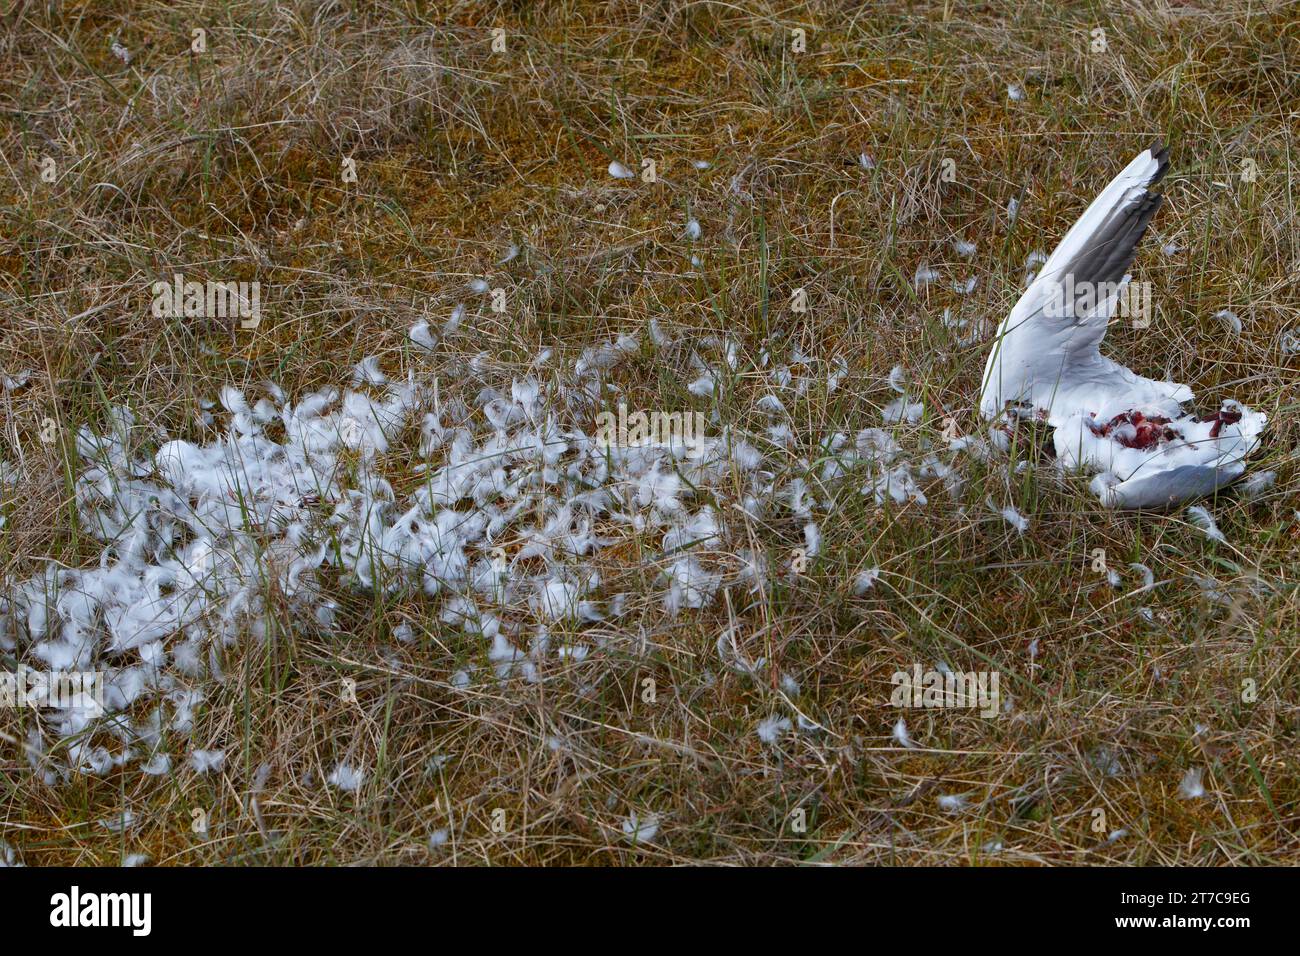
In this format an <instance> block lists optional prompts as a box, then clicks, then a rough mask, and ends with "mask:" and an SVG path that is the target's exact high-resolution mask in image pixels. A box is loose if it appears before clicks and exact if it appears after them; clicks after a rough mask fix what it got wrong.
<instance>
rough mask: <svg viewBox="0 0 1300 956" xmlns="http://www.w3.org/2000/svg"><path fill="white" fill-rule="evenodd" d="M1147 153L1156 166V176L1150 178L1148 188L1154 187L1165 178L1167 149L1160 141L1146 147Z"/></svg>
mask: <svg viewBox="0 0 1300 956" xmlns="http://www.w3.org/2000/svg"><path fill="white" fill-rule="evenodd" d="M1147 152H1148V153H1150V154H1151V157H1152V158H1153V159H1154V160H1155V161H1156V163H1157V164H1158V165H1157V166H1156V174H1155V175H1154V176H1152V177H1151V181H1150V182H1148V183H1147V185H1148V186H1154V185H1155V184H1156V183H1158V182H1160V180H1162V179H1164V178H1165V173H1167V172H1169V147H1168V146H1166V145H1164V144H1163V143H1162V142H1161V141H1160V140H1156V141H1155V142H1154V143H1152V144H1151V145H1150V146H1148V147H1147Z"/></svg>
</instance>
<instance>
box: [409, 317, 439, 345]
mask: <svg viewBox="0 0 1300 956" xmlns="http://www.w3.org/2000/svg"><path fill="white" fill-rule="evenodd" d="M407 334H408V337H409V338H410V340H411V341H412V342H414V343H415V344H416V345H418V346H419V347H420V348H422V349H424V350H425V351H426V352H432V351H433V350H434V349H435V348H437V346H438V340H437V339H436V338H434V336H433V333H432V332H430V331H429V323H428V322H427V321H426V320H423V319H421V320H420V321H419V322H416V323H415V325H413V326H411V331H410V332H409V333H407Z"/></svg>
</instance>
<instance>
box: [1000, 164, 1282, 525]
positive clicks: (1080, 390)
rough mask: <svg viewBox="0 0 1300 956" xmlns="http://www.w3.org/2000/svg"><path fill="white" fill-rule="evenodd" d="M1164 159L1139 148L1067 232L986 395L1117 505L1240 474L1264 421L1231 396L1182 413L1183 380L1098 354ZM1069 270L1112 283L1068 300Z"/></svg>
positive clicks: (1020, 306)
mask: <svg viewBox="0 0 1300 956" xmlns="http://www.w3.org/2000/svg"><path fill="white" fill-rule="evenodd" d="M1165 166H1166V163H1165V159H1164V153H1163V152H1161V151H1156V150H1154V149H1149V150H1146V151H1145V152H1143V153H1141V154H1140V155H1139V156H1138V157H1137V158H1136V159H1134V160H1133V161H1132V162H1131V163H1130V164H1129V165H1128V166H1127V167H1126V168H1125V169H1124V170H1123V171H1122V172H1120V174H1119V175H1118V176H1116V177H1115V179H1114V180H1113V181H1112V182H1111V183H1110V185H1109V186H1107V187H1106V188H1105V189H1104V190H1103V191H1102V192H1101V194H1100V195H1099V196H1098V197H1097V198H1096V199H1095V200H1094V201H1093V203H1092V205H1090V206H1089V207H1088V209H1087V210H1086V211H1085V212H1084V214H1083V215H1082V216H1081V217H1080V218H1079V220H1078V222H1076V223H1075V225H1074V226H1073V227H1072V228H1071V229H1070V230H1069V232H1067V233H1066V235H1065V238H1064V239H1062V240H1061V243H1060V245H1059V246H1057V248H1056V251H1055V252H1053V253H1052V255H1051V256H1050V257H1049V258H1048V259H1047V261H1046V262H1045V263H1044V264H1043V268H1042V270H1041V271H1040V272H1039V273H1038V275H1037V277H1036V278H1035V279H1034V281H1033V282H1032V283H1031V284H1030V285H1029V287H1028V289H1026V291H1025V293H1024V295H1022V296H1021V298H1020V300H1019V301H1018V302H1017V303H1016V305H1015V307H1014V308H1013V309H1012V310H1011V312H1010V314H1008V315H1007V317H1006V318H1005V319H1004V320H1003V321H1002V323H1001V325H1000V326H999V328H998V333H997V337H996V339H995V341H994V344H993V348H992V350H991V351H990V354H989V357H988V362H987V364H986V365H985V370H984V378H983V385H982V388H981V394H980V412H981V414H982V415H983V416H984V417H985V418H987V419H995V418H998V417H1000V416H1002V415H1003V414H1004V411H1005V410H1006V409H1007V408H1008V406H1010V407H1011V408H1012V410H1013V411H1014V412H1015V413H1016V414H1018V415H1019V416H1021V417H1028V418H1038V419H1042V420H1045V421H1046V422H1047V423H1048V425H1050V426H1051V427H1052V428H1053V429H1054V435H1053V443H1054V445H1055V449H1056V454H1057V461H1058V463H1059V464H1060V466H1061V467H1062V468H1064V469H1068V470H1081V471H1087V472H1093V473H1095V475H1096V477H1095V478H1094V479H1093V481H1092V484H1091V487H1092V490H1093V492H1094V493H1095V494H1096V495H1097V496H1098V497H1099V498H1100V499H1101V500H1102V502H1103V503H1105V504H1106V505H1108V506H1111V507H1120V508H1145V507H1166V506H1169V505H1172V504H1177V503H1179V502H1182V501H1185V500H1187V499H1189V498H1196V497H1199V496H1202V495H1206V494H1210V493H1212V492H1213V491H1215V490H1216V489H1218V488H1220V487H1223V486H1224V485H1226V484H1228V483H1230V482H1232V481H1235V480H1236V479H1237V478H1239V477H1240V476H1241V475H1242V474H1243V473H1244V472H1245V468H1246V466H1245V458H1246V456H1247V455H1248V454H1249V453H1250V452H1251V451H1252V450H1253V449H1254V448H1255V447H1256V445H1257V444H1258V441H1259V436H1260V433H1261V432H1262V431H1263V429H1264V427H1265V425H1266V423H1267V419H1266V417H1265V416H1264V415H1263V414H1262V413H1259V412H1254V411H1252V410H1251V409H1249V408H1247V407H1245V406H1244V405H1241V404H1240V403H1237V402H1233V401H1224V402H1223V403H1222V406H1221V408H1220V410H1219V412H1218V413H1217V414H1216V415H1214V416H1210V417H1207V418H1203V419H1202V418H1198V417H1197V416H1195V415H1192V414H1190V413H1187V412H1184V411H1183V406H1182V403H1183V402H1187V401H1190V400H1191V399H1192V392H1191V389H1189V388H1188V387H1187V386H1186V385H1181V384H1178V383H1176V382H1169V381H1158V380H1154V379H1148V378H1143V377H1142V376H1139V375H1137V374H1135V373H1134V372H1132V371H1130V370H1129V369H1127V368H1125V367H1124V366H1122V365H1119V364H1118V363H1116V362H1114V361H1112V360H1111V359H1109V358H1106V357H1105V356H1103V355H1102V354H1101V353H1100V351H1099V346H1100V345H1101V342H1102V339H1103V338H1104V336H1105V334H1106V328H1107V325H1108V323H1109V322H1110V320H1111V317H1112V315H1113V314H1114V312H1115V310H1116V307H1117V304H1118V302H1119V296H1120V294H1121V293H1120V291H1119V288H1118V286H1119V285H1120V284H1121V283H1122V282H1123V281H1126V280H1127V276H1124V275H1123V274H1122V273H1123V270H1124V269H1126V268H1127V267H1128V266H1129V264H1130V263H1131V261H1132V257H1133V255H1134V253H1135V250H1136V245H1137V242H1138V241H1139V240H1140V239H1141V235H1142V233H1143V231H1144V230H1145V226H1146V223H1147V222H1148V221H1149V219H1150V217H1151V215H1152V214H1153V213H1154V211H1155V208H1156V206H1157V205H1158V203H1159V198H1158V197H1155V196H1154V195H1153V194H1152V193H1150V192H1149V191H1148V190H1149V187H1150V186H1151V185H1152V184H1154V183H1155V182H1156V181H1157V180H1158V179H1159V178H1160V177H1161V175H1163V172H1164V170H1165ZM1067 276H1072V282H1073V287H1074V288H1075V290H1076V292H1081V291H1083V290H1084V289H1087V288H1092V286H1090V284H1099V283H1102V282H1110V283H1113V286H1108V287H1105V288H1101V287H1100V286H1097V287H1096V289H1095V291H1096V292H1097V294H1096V295H1093V296H1091V297H1089V298H1091V299H1092V301H1088V300H1087V299H1085V298H1076V299H1075V301H1072V302H1065V301H1064V298H1065V296H1064V295H1062V294H1060V292H1061V290H1063V289H1066V288H1069V285H1067ZM1102 293H1104V294H1102ZM1156 351H1157V354H1158V349H1157V350H1156Z"/></svg>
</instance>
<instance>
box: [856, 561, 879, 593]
mask: <svg viewBox="0 0 1300 956" xmlns="http://www.w3.org/2000/svg"><path fill="white" fill-rule="evenodd" d="M879 579H880V568H867V569H866V570H865V571H859V572H858V573H857V575H856V576H855V577H854V578H853V593H854V594H856V595H857V596H858V597H861V596H862V595H864V594H866V593H867V592H868V591H870V590H871V589H872V588H873V587H875V586H876V581H878V580H879Z"/></svg>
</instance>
